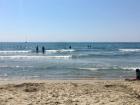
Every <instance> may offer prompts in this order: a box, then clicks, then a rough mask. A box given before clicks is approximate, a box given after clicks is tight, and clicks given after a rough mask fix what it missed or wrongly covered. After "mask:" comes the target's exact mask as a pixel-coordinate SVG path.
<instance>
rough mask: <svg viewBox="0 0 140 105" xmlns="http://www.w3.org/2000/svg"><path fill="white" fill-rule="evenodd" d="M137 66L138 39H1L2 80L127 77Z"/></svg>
mask: <svg viewBox="0 0 140 105" xmlns="http://www.w3.org/2000/svg"><path fill="white" fill-rule="evenodd" d="M37 46H38V48H39V52H38V53H36V47H37ZM43 46H44V47H45V53H44V54H43V53H42V47H43ZM137 68H140V43H139V42H137V43H129V42H121V43H117V42H114V43H113V42H110V43H107V42H0V80H25V79H35V80H36V79H37V80H69V79H70V80H74V79H90V78H93V79H94V78H95V79H125V78H135V70H136V69H137Z"/></svg>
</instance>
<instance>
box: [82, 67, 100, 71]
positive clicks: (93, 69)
mask: <svg viewBox="0 0 140 105" xmlns="http://www.w3.org/2000/svg"><path fill="white" fill-rule="evenodd" d="M80 69H81V70H90V71H97V70H99V68H80Z"/></svg>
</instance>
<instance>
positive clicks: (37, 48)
mask: <svg viewBox="0 0 140 105" xmlns="http://www.w3.org/2000/svg"><path fill="white" fill-rule="evenodd" d="M41 52H42V53H43V54H45V47H44V46H42V51H41ZM36 53H39V47H38V46H36Z"/></svg>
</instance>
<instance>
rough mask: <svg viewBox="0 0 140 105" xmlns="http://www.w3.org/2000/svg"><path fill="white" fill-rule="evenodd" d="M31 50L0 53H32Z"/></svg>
mask: <svg viewBox="0 0 140 105" xmlns="http://www.w3.org/2000/svg"><path fill="white" fill-rule="evenodd" d="M30 52H31V50H13V51H10V50H9V51H0V53H3V54H7V53H30Z"/></svg>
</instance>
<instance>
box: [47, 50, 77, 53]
mask: <svg viewBox="0 0 140 105" xmlns="http://www.w3.org/2000/svg"><path fill="white" fill-rule="evenodd" d="M74 51H75V50H74V49H61V50H46V52H48V53H64V52H74Z"/></svg>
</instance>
